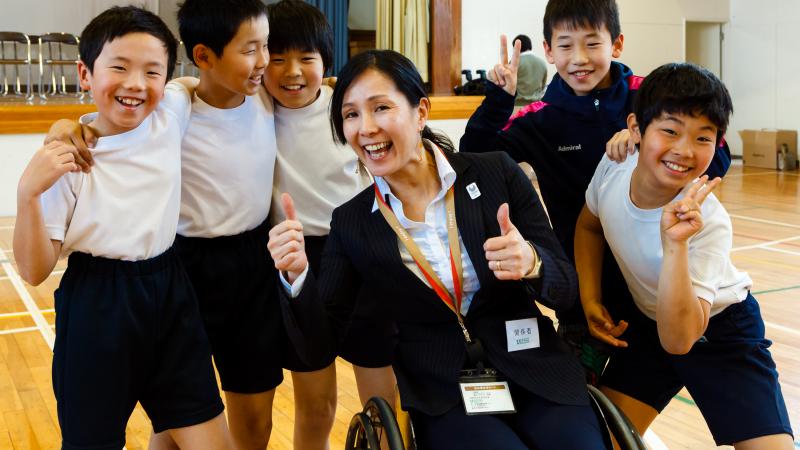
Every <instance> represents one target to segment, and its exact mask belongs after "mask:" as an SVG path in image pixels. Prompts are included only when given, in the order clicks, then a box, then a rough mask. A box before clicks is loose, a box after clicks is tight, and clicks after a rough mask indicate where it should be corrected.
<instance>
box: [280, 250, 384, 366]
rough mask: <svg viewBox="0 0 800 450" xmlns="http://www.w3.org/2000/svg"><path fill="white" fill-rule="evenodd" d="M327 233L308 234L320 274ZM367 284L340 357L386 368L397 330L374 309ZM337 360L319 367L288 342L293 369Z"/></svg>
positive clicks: (311, 262)
mask: <svg viewBox="0 0 800 450" xmlns="http://www.w3.org/2000/svg"><path fill="white" fill-rule="evenodd" d="M327 238H328V237H327V236H305V237H304V240H305V246H306V255H307V257H308V263H309V265H310V268H311V270H313V271H314V272H315V273H319V269H320V263H321V260H322V250H323V249H324V247H325V242H326V241H327ZM370 295H371V294H370V290H369V287H367V286H362V288H361V289H360V290H359V293H358V298H357V299H356V307H355V310H354V311H353V316H352V317H351V319H350V324H349V325H348V327H347V330H346V332H345V335H344V338H343V341H342V342H341V343H340V345H339V348H338V349H337V350H338V352H339V356H341V357H342V358H344V359H345V360H347V361H348V362H350V363H351V364H355V365H357V366H361V367H371V368H375V367H385V366H390V365H391V364H392V360H393V355H394V347H395V344H396V341H397V331H396V328H395V326H394V324H393V323H392V322H391V321H390V320H389V319H388V318H386V317H385V316H384V315H382V314H378V313H377V312H375V311H373V310H372V309H371V308H370V305H371V304H373V303H372V301H371V299H370V298H369V296H370ZM331 363H333V359H331V360H330V361H326V362H325V363H324V364H321V365H319V366H318V367H312V366H309V365H307V364H305V363H303V362H302V360H301V359H300V357H299V356H298V355H297V352H296V351H295V349H294V348H293V347H292V346H291V343H289V344H288V345H287V351H286V362H285V364H284V367H285V368H287V369H289V370H291V371H293V372H311V371H314V370H320V369H323V368H325V367H328V366H329V365H330V364H331Z"/></svg>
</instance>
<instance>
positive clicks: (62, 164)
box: [17, 141, 81, 199]
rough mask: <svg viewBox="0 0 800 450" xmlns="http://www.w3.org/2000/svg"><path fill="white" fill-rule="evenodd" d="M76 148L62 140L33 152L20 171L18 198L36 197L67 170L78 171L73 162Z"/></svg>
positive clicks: (76, 153) (78, 168) (76, 154)
mask: <svg viewBox="0 0 800 450" xmlns="http://www.w3.org/2000/svg"><path fill="white" fill-rule="evenodd" d="M77 157H78V150H77V149H76V148H75V147H74V146H72V145H68V144H65V143H63V142H59V141H55V142H51V143H49V144H47V145H45V146H44V147H42V148H40V149H39V150H37V151H36V153H34V154H33V158H31V161H30V162H29V163H28V166H27V167H25V171H24V172H22V177H21V178H20V180H19V187H18V190H17V192H18V195H19V196H20V198H24V199H32V198H36V197H38V196H40V195H42V193H44V191H46V190H48V189H50V186H52V185H53V184H55V182H56V181H57V180H58V179H59V178H61V176H62V175H64V174H65V173H67V172H80V170H81V169H80V167H78V164H76V163H75V160H76V159H77Z"/></svg>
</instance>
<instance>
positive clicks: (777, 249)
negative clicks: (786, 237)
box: [762, 247, 800, 256]
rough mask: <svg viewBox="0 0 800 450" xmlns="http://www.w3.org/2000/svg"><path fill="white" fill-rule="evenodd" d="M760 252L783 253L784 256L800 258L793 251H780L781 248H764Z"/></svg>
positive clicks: (799, 253) (798, 253) (799, 254)
mask: <svg viewBox="0 0 800 450" xmlns="http://www.w3.org/2000/svg"><path fill="white" fill-rule="evenodd" d="M762 250H769V251H771V252H777V253H785V254H787V255H794V256H800V252H793V251H791V250H784V249H782V248H775V247H764V248H763V249H762Z"/></svg>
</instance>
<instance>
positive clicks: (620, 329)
mask: <svg viewBox="0 0 800 450" xmlns="http://www.w3.org/2000/svg"><path fill="white" fill-rule="evenodd" d="M627 329H628V322H626V321H624V320H620V321H619V323H618V324H617V326H615V327H613V328H611V329H610V330H608V334H610V335H611V336H614V337H615V338H617V337H620V336H621V335H622V333H624V332H625V330H627Z"/></svg>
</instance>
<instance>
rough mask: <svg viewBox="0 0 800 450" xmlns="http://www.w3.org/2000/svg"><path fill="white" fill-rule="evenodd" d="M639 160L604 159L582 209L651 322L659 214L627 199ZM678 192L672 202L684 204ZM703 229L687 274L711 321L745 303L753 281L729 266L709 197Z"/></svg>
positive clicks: (729, 231)
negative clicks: (707, 304)
mask: <svg viewBox="0 0 800 450" xmlns="http://www.w3.org/2000/svg"><path fill="white" fill-rule="evenodd" d="M638 160H639V154H638V153H636V154H634V155H631V156H628V158H627V159H626V160H625V162H623V163H620V164H617V163H615V162H613V161H611V160H610V159H608V157H607V156H603V159H602V160H601V161H600V164H599V165H598V166H597V170H596V171H595V173H594V177H593V178H592V181H591V183H589V187H588V188H587V189H586V206H587V208H588V209H589V211H591V212H592V214H594V215H595V216H597V217H599V218H600V222H601V223H602V225H603V233H604V234H605V238H606V241H607V242H608V245H609V247H611V250H612V251H613V253H614V258H616V260H617V264H619V267H620V269H621V271H622V274H623V276H624V277H625V281H626V282H627V284H628V288H629V289H630V291H631V295H632V296H633V300H634V302H635V303H636V306H638V307H639V309H640V310H641V311H642V312H643V313H644V314H645V315H646V316H647V317H649V318H651V319H653V320H655V319H656V303H657V294H658V279H659V275H660V272H661V263H662V260H663V258H664V255H663V249H662V246H661V231H660V230H661V228H660V223H661V212H662V209H663V208H657V209H640V208H638V207H637V206H636V205H634V204H633V202H632V201H631V198H630V185H631V175H632V174H633V170H634V168H636V163H637V161H638ZM683 195H684V193H683V192H681V193H680V194H678V196H676V197H675V199H674V200H677V199H680V198H683ZM701 213H702V215H703V228H702V229H701V230H700V231H699V232H698V233H697V234H695V235H694V236H692V237H691V238H690V239H689V273H690V276H691V278H692V285H693V286H694V290H695V293H696V295H697V296H698V297H700V298H703V299H705V300H707V301H708V302H710V303H711V315H712V316H713V315H715V314H718V313H719V312H721V311H722V310H723V309H725V307H727V306H729V305H731V304H734V303H738V302H740V301H742V300H744V299H745V298H746V297H747V292H748V290H749V289H750V287H751V286H752V285H753V281H752V280H751V279H750V277H749V276H748V275H747V273H745V272H739V271H738V270H736V268H735V267H734V266H733V264H732V263H731V259H730V251H731V247H732V245H733V227H732V225H731V219H730V217H729V216H728V212H727V211H725V208H724V207H723V206H722V204H721V203H720V202H719V200H718V199H717V198H716V197H715V196H714V194H709V195H708V197H707V198H706V200H705V202H704V203H703V205H702V207H701Z"/></svg>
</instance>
